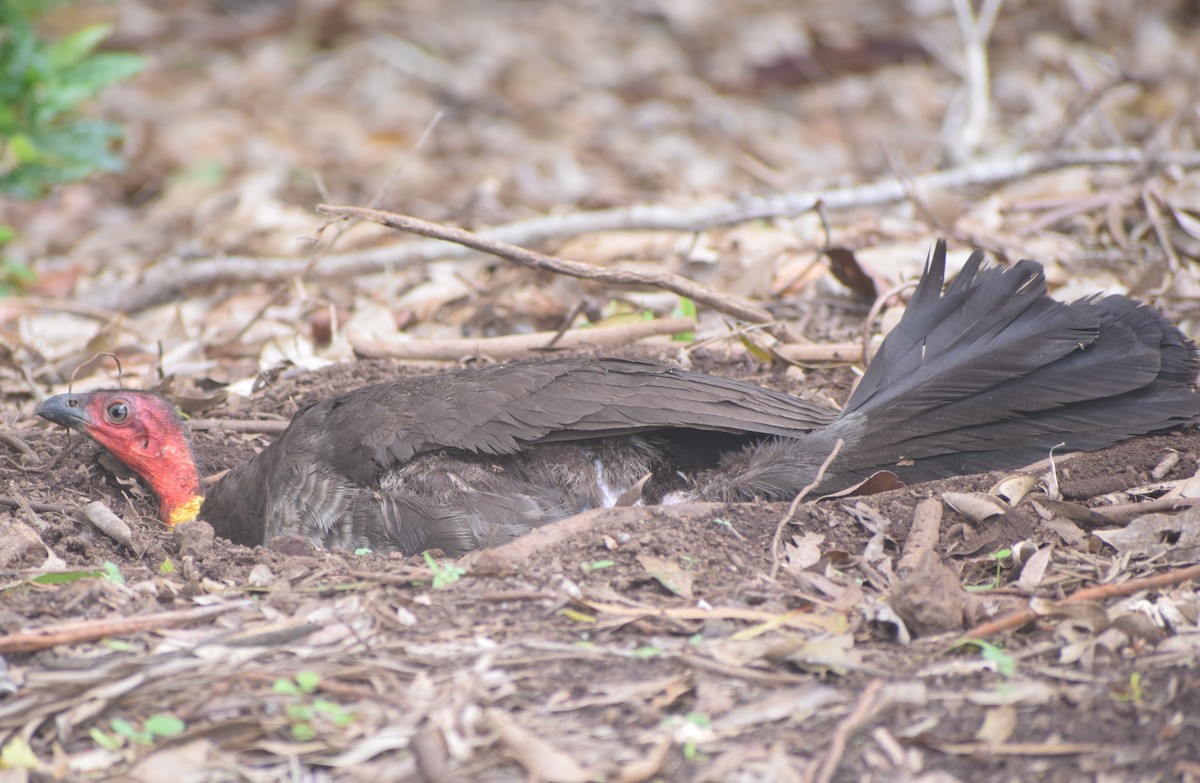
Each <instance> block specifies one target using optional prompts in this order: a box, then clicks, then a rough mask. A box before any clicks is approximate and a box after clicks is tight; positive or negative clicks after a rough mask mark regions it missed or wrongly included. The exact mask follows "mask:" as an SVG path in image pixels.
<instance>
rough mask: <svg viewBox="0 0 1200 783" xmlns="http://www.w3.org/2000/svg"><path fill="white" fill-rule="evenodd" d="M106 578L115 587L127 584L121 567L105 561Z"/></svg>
mask: <svg viewBox="0 0 1200 783" xmlns="http://www.w3.org/2000/svg"><path fill="white" fill-rule="evenodd" d="M104 578H105V579H107V580H108V581H110V582H112V583H113V584H115V585H123V584H125V576H124V575H123V574H122V573H121V567H120V566H119V565H117V564H116V563H114V562H113V561H111V560H105V561H104Z"/></svg>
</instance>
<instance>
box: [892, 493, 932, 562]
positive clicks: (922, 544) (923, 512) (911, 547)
mask: <svg viewBox="0 0 1200 783" xmlns="http://www.w3.org/2000/svg"><path fill="white" fill-rule="evenodd" d="M941 525H942V501H941V500H939V499H938V498H925V499H924V500H922V501H921V502H920V503H918V504H917V508H916V510H915V511H913V523H912V527H910V528H909V529H908V538H907V539H906V540H905V541H904V552H903V553H902V554H901V555H900V561H899V562H898V563H897V564H896V574H897V576H899V577H901V578H903V577H904V576H905V574H907V573H909V572H910V571H912V570H913V569H914V568H916V567H917V563H920V562H921V557H922V556H924V554H925V553H926V552H931V551H933V549H934V547H936V546H937V542H938V533H939V532H940V529H941Z"/></svg>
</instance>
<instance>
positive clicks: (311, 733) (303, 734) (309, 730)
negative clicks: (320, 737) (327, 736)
mask: <svg viewBox="0 0 1200 783" xmlns="http://www.w3.org/2000/svg"><path fill="white" fill-rule="evenodd" d="M292 737H293V738H295V739H298V740H300V741H301V742H308V741H309V740H313V739H316V738H317V730H316V729H314V728H313V727H312V726H310V725H308V724H307V723H293V724H292Z"/></svg>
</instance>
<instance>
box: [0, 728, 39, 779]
mask: <svg viewBox="0 0 1200 783" xmlns="http://www.w3.org/2000/svg"><path fill="white" fill-rule="evenodd" d="M41 766H42V763H41V762H40V761H38V757H37V754H35V753H34V752H33V748H31V747H30V746H29V742H28V741H27V740H26V739H25V738H24V737H22V736H20V735H17V736H15V737H13V738H12V739H10V740H9V741H8V742H6V743H5V744H4V748H3V749H0V769H39V768H40V767H41ZM16 779H18V780H25V779H27V778H25V777H22V776H18V777H17V778H16Z"/></svg>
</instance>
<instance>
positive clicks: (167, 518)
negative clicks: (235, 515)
mask: <svg viewBox="0 0 1200 783" xmlns="http://www.w3.org/2000/svg"><path fill="white" fill-rule="evenodd" d="M142 476H143V477H144V478H145V479H146V480H147V482H149V484H150V486H151V488H152V489H153V490H154V494H156V495H158V513H159V517H160V518H161V519H162V521H163V522H165V523H167V524H168V525H171V526H175V525H178V524H180V523H182V522H191V521H192V520H194V519H196V518H197V517H198V516H199V515H200V506H201V504H203V503H204V496H203V495H202V494H201V493H200V472H199V471H198V470H196V462H195V459H194V458H193V457H192V450H191V448H189V446H188V444H187V442H186V441H182V442H181V443H179V444H168V445H166V446H164V447H163V452H162V454H161V456H160V457H159V459H157V460H155V461H154V462H153V463H152V464H150V465H147V466H146V469H145V470H144V472H143V473H142Z"/></svg>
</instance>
